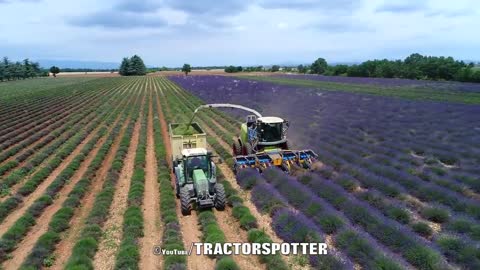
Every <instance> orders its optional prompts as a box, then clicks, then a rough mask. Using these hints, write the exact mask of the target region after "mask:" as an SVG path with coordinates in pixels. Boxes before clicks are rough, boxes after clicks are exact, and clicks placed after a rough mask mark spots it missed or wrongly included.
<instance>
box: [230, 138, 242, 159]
mask: <svg viewBox="0 0 480 270" xmlns="http://www.w3.org/2000/svg"><path fill="white" fill-rule="evenodd" d="M232 150H233V156H238V155H241V154H242V147H241V146H240V143H239V142H238V140H236V139H234V141H233V145H232Z"/></svg>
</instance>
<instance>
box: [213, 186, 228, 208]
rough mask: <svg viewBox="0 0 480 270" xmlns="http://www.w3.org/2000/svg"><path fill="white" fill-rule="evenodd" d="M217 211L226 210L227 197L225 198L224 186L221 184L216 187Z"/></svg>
mask: <svg viewBox="0 0 480 270" xmlns="http://www.w3.org/2000/svg"><path fill="white" fill-rule="evenodd" d="M215 194H216V196H215V209H217V210H219V211H223V210H224V209H225V201H226V196H225V189H224V188H223V185H221V184H216V185H215Z"/></svg>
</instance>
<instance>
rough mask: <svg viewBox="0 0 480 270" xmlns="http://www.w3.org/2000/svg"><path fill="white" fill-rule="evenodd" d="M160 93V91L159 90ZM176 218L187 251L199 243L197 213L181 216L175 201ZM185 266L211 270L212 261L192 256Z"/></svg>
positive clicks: (164, 125) (164, 133)
mask: <svg viewBox="0 0 480 270" xmlns="http://www.w3.org/2000/svg"><path fill="white" fill-rule="evenodd" d="M160 91H162V90H161V89H160ZM159 98H160V97H159V96H158V95H157V106H158V116H159V119H160V123H161V126H162V137H163V142H164V144H165V150H166V153H167V157H171V156H172V149H171V147H170V143H169V138H168V130H167V122H166V121H165V116H164V115H163V111H162V107H161V104H160V100H159ZM167 162H168V166H169V168H172V161H171V160H170V159H169V158H167ZM170 178H171V181H172V187H173V186H174V183H175V176H174V175H173V173H172V171H171V170H170ZM176 211H177V216H178V219H179V222H180V226H181V228H182V236H183V244H184V246H185V248H186V249H188V248H189V247H190V246H191V244H192V243H193V242H200V236H201V232H200V228H199V226H198V224H197V213H196V212H195V211H192V214H191V215H190V216H186V217H185V216H183V215H182V213H181V210H180V204H179V203H178V201H177V208H176ZM187 265H188V267H189V268H188V269H192V270H211V269H214V261H213V260H212V259H210V258H208V257H207V256H203V255H202V256H198V255H194V254H192V256H188V257H187Z"/></svg>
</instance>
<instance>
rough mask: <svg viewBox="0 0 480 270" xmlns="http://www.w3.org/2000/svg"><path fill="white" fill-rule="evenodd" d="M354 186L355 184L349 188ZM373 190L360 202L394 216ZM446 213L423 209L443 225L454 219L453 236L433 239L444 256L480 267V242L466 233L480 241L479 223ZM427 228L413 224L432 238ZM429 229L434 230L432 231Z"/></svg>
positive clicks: (399, 217) (416, 229)
mask: <svg viewBox="0 0 480 270" xmlns="http://www.w3.org/2000/svg"><path fill="white" fill-rule="evenodd" d="M330 158H331V157H330ZM357 172H358V171H357ZM319 173H321V174H324V175H326V176H327V177H328V178H330V177H335V178H337V179H341V176H334V174H333V173H329V170H328V169H327V170H321V171H320V172H319ZM339 181H341V180H339ZM368 181H370V182H371V181H372V179H369V180H368ZM370 184H371V183H370ZM350 186H351V184H350V185H349V186H347V187H350ZM373 186H376V187H379V186H381V184H379V183H378V182H377V183H375V182H374V183H373ZM344 188H345V187H344ZM372 191H375V189H374V188H372V189H371V191H369V192H368V193H363V194H362V195H356V197H357V198H359V199H360V200H365V201H367V202H368V203H369V204H373V206H374V207H375V208H377V209H379V210H380V211H381V212H382V213H383V214H385V215H386V216H390V213H391V212H389V211H391V210H393V208H390V207H389V205H385V201H383V200H380V197H378V196H377V197H372V196H375V193H374V192H372ZM350 192H351V191H350ZM377 194H379V193H377ZM390 206H392V205H390ZM395 207H398V205H396V206H395ZM417 207H418V206H417ZM397 209H398V208H397ZM442 211H444V210H442V208H441V207H439V206H437V207H429V208H424V210H422V215H431V217H429V219H430V218H432V219H433V221H435V222H437V223H438V222H440V223H442V222H446V221H447V220H450V222H449V223H447V224H446V225H445V226H446V227H447V230H451V231H455V232H454V233H453V234H445V233H442V234H441V235H437V236H435V237H434V239H433V240H434V241H435V242H436V243H437V244H438V245H439V246H440V247H441V250H442V251H443V252H444V254H445V255H446V256H447V257H449V258H450V259H452V260H453V261H455V262H457V263H459V264H460V265H463V266H464V267H466V268H467V269H477V268H478V267H480V260H479V259H478V258H477V256H478V254H479V249H478V247H479V243H478V242H475V241H472V240H471V238H468V237H467V236H466V234H467V233H469V234H470V236H471V237H473V238H476V239H480V225H475V224H476V223H475V222H474V221H473V220H472V219H471V218H469V217H463V218H461V217H459V216H455V215H452V214H447V213H448V212H444V213H445V214H443V213H442ZM392 214H393V217H395V218H396V219H397V220H398V221H399V222H402V221H404V222H402V223H406V222H409V220H406V218H408V216H401V215H399V212H398V211H396V212H393V213H392ZM400 214H401V213H400ZM427 217H428V216H427ZM424 226H427V225H422V224H420V223H415V224H412V228H413V229H414V231H415V232H416V233H418V234H420V235H422V236H424V237H430V235H431V233H432V232H431V231H430V232H428V231H425V230H426V229H427V228H428V227H426V228H425V227H424ZM428 230H431V229H429V228H428ZM457 233H458V234H457ZM475 254H477V255H475Z"/></svg>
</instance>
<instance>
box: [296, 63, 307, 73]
mask: <svg viewBox="0 0 480 270" xmlns="http://www.w3.org/2000/svg"><path fill="white" fill-rule="evenodd" d="M297 71H298V73H303V74H305V73H307V71H308V68H307V67H306V66H304V65H298V67H297Z"/></svg>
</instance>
